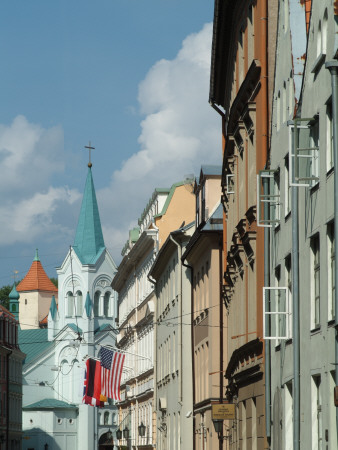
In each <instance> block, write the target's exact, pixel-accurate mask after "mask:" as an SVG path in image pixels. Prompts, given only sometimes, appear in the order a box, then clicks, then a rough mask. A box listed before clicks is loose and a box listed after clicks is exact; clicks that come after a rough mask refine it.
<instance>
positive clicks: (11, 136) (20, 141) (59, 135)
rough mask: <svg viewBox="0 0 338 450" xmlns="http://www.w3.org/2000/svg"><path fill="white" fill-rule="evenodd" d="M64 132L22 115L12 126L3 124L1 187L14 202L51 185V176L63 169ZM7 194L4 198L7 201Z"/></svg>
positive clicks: (0, 154)
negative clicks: (45, 127)
mask: <svg viewBox="0 0 338 450" xmlns="http://www.w3.org/2000/svg"><path fill="white" fill-rule="evenodd" d="M63 149H64V143H63V131H62V128H61V127H60V126H57V127H52V128H49V129H44V128H43V127H41V126H40V125H37V124H32V123H29V122H28V121H27V119H26V118H25V117H24V116H22V115H20V116H17V117H16V118H15V119H14V120H13V122H12V124H11V125H0V162H1V177H0V190H1V192H2V194H4V193H7V192H8V193H10V199H11V202H13V201H14V200H16V199H17V198H22V196H26V197H28V196H30V195H32V194H33V193H34V192H36V191H37V190H38V189H45V188H46V186H48V185H49V182H50V177H51V176H52V175H53V174H55V173H58V172H61V171H62V170H63V161H64V151H63ZM4 198H5V197H4V195H2V200H1V201H4Z"/></svg>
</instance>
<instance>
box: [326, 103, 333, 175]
mask: <svg viewBox="0 0 338 450" xmlns="http://www.w3.org/2000/svg"><path fill="white" fill-rule="evenodd" d="M326 165H327V171H329V170H330V169H331V168H332V167H333V166H334V157H333V130H332V101H330V102H329V103H328V104H327V106H326Z"/></svg>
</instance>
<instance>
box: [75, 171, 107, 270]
mask: <svg viewBox="0 0 338 450" xmlns="http://www.w3.org/2000/svg"><path fill="white" fill-rule="evenodd" d="M88 166H89V165H88ZM73 248H74V250H75V252H76V254H77V256H78V257H79V259H80V261H81V263H82V264H95V262H96V261H97V258H98V257H99V255H100V254H101V253H102V251H103V250H104V248H105V245H104V240H103V234H102V228H101V221H100V215H99V208H98V206H97V200H96V194H95V188H94V182H93V177H92V171H91V166H89V168H88V175H87V180H86V185H85V189H84V194H83V199H82V205H81V211H80V217H79V222H78V225H77V229H76V234H75V241H74V245H73Z"/></svg>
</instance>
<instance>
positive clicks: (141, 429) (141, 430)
mask: <svg viewBox="0 0 338 450" xmlns="http://www.w3.org/2000/svg"><path fill="white" fill-rule="evenodd" d="M138 434H139V436H141V437H143V436H144V435H145V434H146V426H145V425H144V424H143V422H141V425H139V426H138Z"/></svg>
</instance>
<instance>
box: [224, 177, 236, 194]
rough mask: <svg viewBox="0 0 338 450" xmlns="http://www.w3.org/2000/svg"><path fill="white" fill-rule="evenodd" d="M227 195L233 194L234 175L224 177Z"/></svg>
mask: <svg viewBox="0 0 338 450" xmlns="http://www.w3.org/2000/svg"><path fill="white" fill-rule="evenodd" d="M225 181H226V190H227V194H234V193H235V175H234V174H233V173H230V174H228V175H226V177H225Z"/></svg>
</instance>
